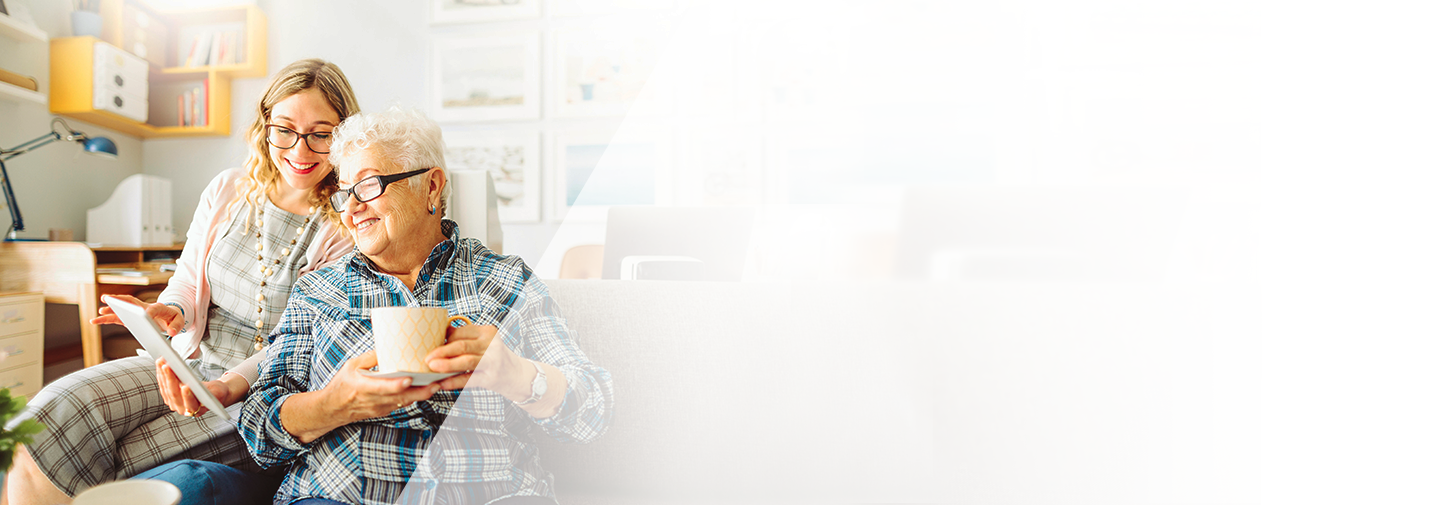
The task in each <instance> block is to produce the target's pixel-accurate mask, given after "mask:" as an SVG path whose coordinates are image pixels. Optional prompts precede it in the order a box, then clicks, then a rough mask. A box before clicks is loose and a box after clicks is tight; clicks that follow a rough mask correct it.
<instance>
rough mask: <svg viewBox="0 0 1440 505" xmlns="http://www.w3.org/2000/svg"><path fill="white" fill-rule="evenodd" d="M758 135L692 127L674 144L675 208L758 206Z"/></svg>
mask: <svg viewBox="0 0 1440 505" xmlns="http://www.w3.org/2000/svg"><path fill="white" fill-rule="evenodd" d="M762 146H763V143H762V135H761V134H760V133H759V132H755V131H750V130H748V129H745V128H722V127H713V126H711V127H695V128H689V129H686V130H685V131H684V132H683V134H682V136H681V139H680V141H679V142H678V148H679V156H678V163H677V165H676V167H677V168H676V169H675V175H674V176H673V178H674V181H675V197H674V200H675V204H676V205H681V206H690V205H698V206H724V205H758V204H761V203H763V197H764V194H765V184H766V180H765V173H764V170H763V166H762V165H763V163H762V162H763V160H764V157H765V156H764V151H763V148H762Z"/></svg>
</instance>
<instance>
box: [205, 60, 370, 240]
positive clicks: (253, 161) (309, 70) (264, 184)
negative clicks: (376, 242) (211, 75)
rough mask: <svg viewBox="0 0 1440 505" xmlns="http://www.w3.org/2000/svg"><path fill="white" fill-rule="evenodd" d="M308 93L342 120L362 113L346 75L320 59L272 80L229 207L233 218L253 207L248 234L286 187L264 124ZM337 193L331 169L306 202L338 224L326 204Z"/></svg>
mask: <svg viewBox="0 0 1440 505" xmlns="http://www.w3.org/2000/svg"><path fill="white" fill-rule="evenodd" d="M307 89H316V90H319V91H320V95H321V96H322V97H324V98H325V102H326V103H328V104H330V108H332V109H335V113H336V114H337V115H339V116H340V119H341V120H344V119H345V118H347V117H350V116H351V115H354V114H357V113H359V112H360V102H359V101H358V100H356V99H355V90H353V89H351V87H350V81H349V80H348V79H346V78H345V73H344V72H341V71H340V67H338V66H336V65H335V64H334V63H330V62H328V61H325V60H321V59H317V58H310V59H304V60H300V61H296V62H294V63H291V64H289V65H286V66H285V68H282V69H280V73H278V74H275V77H274V78H272V79H270V86H269V87H267V88H266V89H265V93H264V94H262V95H260V101H259V103H258V104H256V105H257V107H256V111H255V121H254V122H252V123H250V128H248V129H247V130H246V131H245V141H246V142H249V144H250V149H249V151H250V154H249V156H248V158H247V159H246V160H245V176H244V177H242V178H241V179H240V182H239V187H238V191H236V198H235V200H234V201H232V202H231V205H230V212H231V213H232V214H233V213H234V212H235V209H236V208H238V207H239V205H240V203H241V202H249V203H250V213H251V216H250V218H247V219H246V220H245V229H246V231H247V232H248V231H249V229H250V228H249V227H250V222H252V221H254V214H255V211H256V210H257V209H259V208H260V207H261V202H263V201H264V200H263V199H264V198H266V195H268V194H269V193H270V191H271V190H274V189H275V188H276V186H278V185H280V184H282V183H283V180H282V179H281V178H280V168H279V167H276V166H275V162H274V160H272V159H270V143H269V142H268V141H266V140H265V124H266V123H269V122H270V111H271V110H273V109H274V108H275V105H276V104H278V103H280V101H282V100H284V99H286V98H290V97H291V96H292V95H294V94H296V93H299V92H301V91H305V90H307ZM331 166H332V167H333V166H334V164H333V163H332V164H331ZM336 189H337V186H336V175H335V171H334V170H333V169H332V170H331V171H330V174H329V175H327V176H325V179H324V180H323V181H321V182H320V184H316V185H315V187H314V188H313V189H312V190H311V191H310V197H309V198H308V199H307V201H308V202H309V203H310V205H312V206H314V207H315V208H317V209H320V213H321V214H322V215H324V216H325V218H326V219H329V220H330V221H331V222H332V223H336V224H339V222H340V214H338V213H336V212H335V211H334V210H332V209H331V208H330V204H329V203H327V202H328V201H329V199H330V195H332V194H334V193H335V191H336Z"/></svg>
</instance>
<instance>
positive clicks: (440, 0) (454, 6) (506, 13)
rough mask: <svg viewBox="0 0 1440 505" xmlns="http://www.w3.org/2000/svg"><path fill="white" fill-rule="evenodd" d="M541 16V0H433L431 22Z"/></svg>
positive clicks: (447, 22)
mask: <svg viewBox="0 0 1440 505" xmlns="http://www.w3.org/2000/svg"><path fill="white" fill-rule="evenodd" d="M534 17H540V0H431V1H430V23H431V24H453V23H472V22H477V21H499V20H504V19H525V18H534Z"/></svg>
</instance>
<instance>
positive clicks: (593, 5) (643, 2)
mask: <svg viewBox="0 0 1440 505" xmlns="http://www.w3.org/2000/svg"><path fill="white" fill-rule="evenodd" d="M675 6H676V5H675V0H551V1H550V13H551V14H552V15H555V16H591V15H596V14H622V13H633V12H654V11H666V10H671V9H674V8H675Z"/></svg>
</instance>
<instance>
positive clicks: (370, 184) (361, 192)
mask: <svg viewBox="0 0 1440 505" xmlns="http://www.w3.org/2000/svg"><path fill="white" fill-rule="evenodd" d="M429 171H430V169H429V168H422V169H419V170H411V171H409V172H405V173H400V174H395V175H374V176H370V177H366V178H364V179H361V180H360V182H357V183H355V185H354V186H350V187H349V188H345V189H342V190H339V191H336V192H335V194H333V195H330V208H332V209H335V212H341V211H343V210H344V208H345V202H346V201H347V200H349V199H350V195H355V199H356V200H359V201H361V202H368V201H370V200H374V199H376V198H380V195H382V194H384V193H385V187H386V186H389V185H390V184H392V183H395V182H398V181H403V180H405V179H409V178H411V177H415V176H417V175H420V174H423V173H425V172H429Z"/></svg>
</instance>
